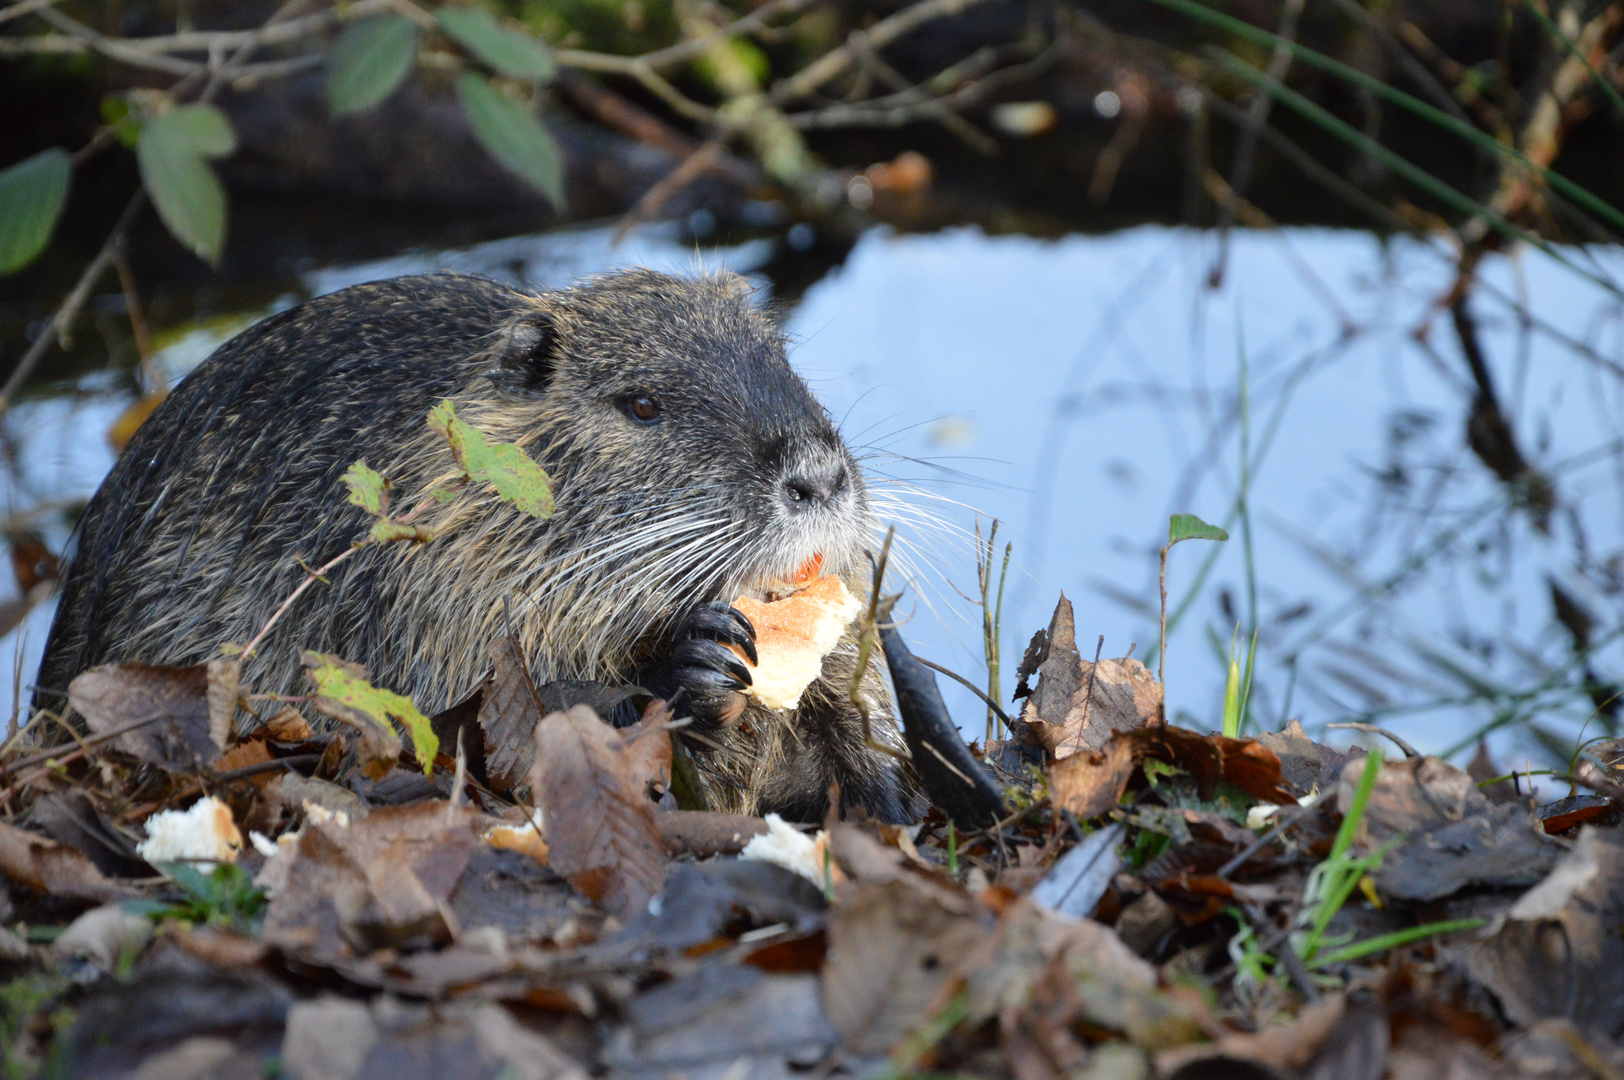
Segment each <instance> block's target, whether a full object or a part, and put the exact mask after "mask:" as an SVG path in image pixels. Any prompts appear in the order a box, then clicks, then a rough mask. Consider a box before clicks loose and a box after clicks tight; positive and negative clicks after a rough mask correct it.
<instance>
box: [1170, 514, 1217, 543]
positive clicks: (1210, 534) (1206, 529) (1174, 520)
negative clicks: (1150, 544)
mask: <svg viewBox="0 0 1624 1080" xmlns="http://www.w3.org/2000/svg"><path fill="white" fill-rule="evenodd" d="M1228 539H1229V534H1228V533H1227V532H1225V531H1224V530H1222V529H1220V528H1219V527H1218V526H1216V525H1208V524H1207V523H1206V522H1205V521H1202V520H1201V519H1200V518H1198V517H1196V516H1195V515H1194V514H1174V515H1173V516H1172V517H1171V518H1169V519H1168V522H1167V545H1168V546H1169V547H1172V546H1173V545H1174V544H1176V543H1178V542H1179V541H1180V540H1228Z"/></svg>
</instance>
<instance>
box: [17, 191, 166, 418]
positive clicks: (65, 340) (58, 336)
mask: <svg viewBox="0 0 1624 1080" xmlns="http://www.w3.org/2000/svg"><path fill="white" fill-rule="evenodd" d="M146 203H147V195H146V191H145V190H142V191H137V192H136V193H135V194H134V195H133V196H131V198H130V202H129V205H127V206H126V207H125V208H124V212H123V213H122V214H120V215H119V218H118V222H117V224H115V225H114V226H113V231H112V232H111V233H109V234H108V236H107V241H106V242H105V243H104V244H102V248H101V250H100V251H99V252H97V253H96V257H95V258H94V259H91V260H90V265H89V266H86V267H85V269H84V273H82V274H80V275H79V280H78V281H77V282H76V283H75V284H74V286H73V288H72V289H71V290H70V291H69V292H68V297H67V299H66V300H64V301H62V306H61V307H59V308H57V310H56V314H55V315H52V316H51V321H50V322H48V323H46V324H45V327H44V329H42V330H41V331H40V332H39V336H38V337H36V338H35V339H34V340H33V342H32V343H31V344H30V345H29V346H28V351H27V352H25V353H23V358H22V359H21V360H19V361H17V366H16V367H15V368H13V369H12V372H11V374H10V375H9V376H8V377H7V378H6V381H5V385H3V386H0V412H4V411H5V410H6V409H8V408H9V407H10V406H11V402H12V399H14V398H15V397H16V396H17V392H18V391H19V390H21V389H22V386H23V384H24V383H25V382H27V381H28V377H29V376H30V375H32V374H33V373H34V368H35V367H37V366H38V365H39V362H40V360H41V358H43V357H44V356H45V350H46V349H48V348H50V346H51V342H52V341H60V342H61V343H62V345H63V347H64V348H66V347H67V345H68V344H69V340H70V337H69V332H70V331H71V329H72V327H73V323H74V320H75V319H77V318H78V317H79V309H80V308H82V307H84V306H85V301H86V300H88V299H89V298H90V290H91V289H92V288H93V287H94V286H95V284H96V282H97V281H98V280H100V278H101V276H102V275H103V274H105V273H106V272H107V271H108V269H109V268H110V267H112V265H113V260H114V259H115V258H116V257H117V254H118V249H119V246H120V245H121V244H123V243H124V234H125V232H126V231H127V230H128V229H129V227H130V222H132V221H134V220H135V216H136V214H138V213H140V211H141V208H142V207H143V206H145V205H146Z"/></svg>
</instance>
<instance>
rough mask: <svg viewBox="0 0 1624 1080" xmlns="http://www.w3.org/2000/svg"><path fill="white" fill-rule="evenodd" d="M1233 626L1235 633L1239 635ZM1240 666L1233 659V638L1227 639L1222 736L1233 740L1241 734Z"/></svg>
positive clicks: (1237, 627) (1237, 624)
mask: <svg viewBox="0 0 1624 1080" xmlns="http://www.w3.org/2000/svg"><path fill="white" fill-rule="evenodd" d="M1240 629H1241V628H1240V624H1239V623H1236V624H1235V633H1236V634H1239V633H1240ZM1240 704H1241V666H1240V663H1239V662H1238V661H1237V660H1236V659H1235V638H1234V637H1233V636H1231V637H1230V639H1229V676H1228V677H1227V678H1226V679H1225V680H1224V736H1225V737H1226V738H1230V739H1233V738H1235V737H1236V736H1238V735H1239V734H1240V733H1241V711H1240Z"/></svg>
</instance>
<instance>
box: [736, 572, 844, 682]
mask: <svg viewBox="0 0 1624 1080" xmlns="http://www.w3.org/2000/svg"><path fill="white" fill-rule="evenodd" d="M733 606H734V607H736V608H738V609H739V611H741V612H743V613H744V616H745V618H747V619H749V620H750V623H751V625H752V626H754V627H755V628H756V655H757V657H758V660H759V662H758V663H756V664H755V665H753V666H752V668H751V671H750V674H751V676H752V677H753V678H754V679H755V682H754V684H752V685H751V687H750V688H749V690H747V691H746V693H748V694H749V695H750V696H751V697H753V698H755V699H756V700H758V701H760V702H761V703H762V704H763V705H766V706H768V707H769V708H774V709H793V708H795V707H796V706H798V705H799V704H800V703H801V693H802V691H804V690H805V689H806V688H807V687H808V686H810V685H811V684H812V680H813V679H816V678H817V677H818V675H819V674H820V673H821V672H822V671H823V658H824V657H825V656H827V655H829V653H830V652H832V651H833V650H834V647H835V645H836V644H837V643H838V642H839V641H840V636H841V634H843V633H845V631H846V627H848V626H850V625H851V621H852V620H853V619H855V618H857V615H858V613H859V612H861V611H862V610H863V602H862V601H861V600H860V599H858V598H857V597H855V596H853V595H852V594H851V591H850V590H849V589H847V588H846V583H845V582H844V581H842V580H840V578H839V577H837V576H836V575H834V574H825V575H823V576H822V577H814V578H812V580H811V584H809V585H807V586H806V587H805V588H803V589H800V590H799V591H797V592H794V593H791V594H790V595H789V596H786V597H784V598H783V599H781V600H769V601H762V600H757V599H754V598H753V597H749V596H741V597H739V598H738V599H737V600H735V601H733ZM734 651H735V652H737V651H738V650H737V649H735V650H734ZM745 663H746V664H748V663H749V661H748V660H746V661H745Z"/></svg>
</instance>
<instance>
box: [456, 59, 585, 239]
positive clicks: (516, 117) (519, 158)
mask: <svg viewBox="0 0 1624 1080" xmlns="http://www.w3.org/2000/svg"><path fill="white" fill-rule="evenodd" d="M457 97H458V98H459V99H461V101H462V111H463V112H464V113H465V114H467V116H468V125H469V127H471V128H473V129H474V136H475V137H476V138H478V139H479V142H480V145H481V146H483V147H484V148H485V150H486V152H487V153H489V154H490V155H491V157H493V158H495V159H496V160H497V163H498V164H500V165H501V166H502V167H503V168H505V169H507V170H508V171H509V172H511V173H513V174H514V175H515V176H517V177H518V178H519V179H521V180H523V181H524V182H525V183H527V184H529V185H530V186H531V187H533V188H535V189H536V190H537V191H539V192H541V193H542V194H543V195H545V196H547V200H548V201H549V202H551V203H552V204H553V209H555V210H557V211H559V212H560V213H562V212H563V210H564V158H563V155H562V154H560V153H559V150H558V143H557V142H555V141H554V140H553V137H552V135H551V134H550V133H549V132H548V131H547V129H546V128H545V127H543V126H542V124H541V121H540V120H538V119H536V117H535V116H534V115H533V114H532V113H531V112H530V110H529V109H527V108H525V107H524V106H523V105H520V104H518V103H517V102H513V101H509V100H508V99H507V98H505V97H503V96H502V95H501V93H500V92H499V91H498V90H497V89H496V87H494V86H492V85H491V84H490V81H489V80H488V79H486V78H485V77H484V76H483V75H477V74H475V73H474V72H472V71H465V72H463V73H462V74H461V75H459V76H458V77H457Z"/></svg>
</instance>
